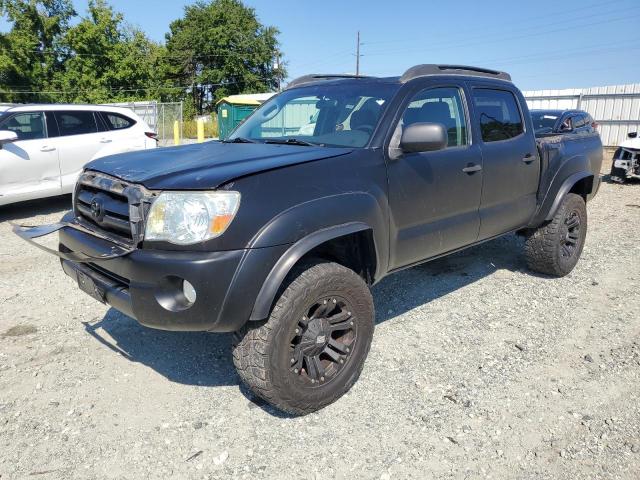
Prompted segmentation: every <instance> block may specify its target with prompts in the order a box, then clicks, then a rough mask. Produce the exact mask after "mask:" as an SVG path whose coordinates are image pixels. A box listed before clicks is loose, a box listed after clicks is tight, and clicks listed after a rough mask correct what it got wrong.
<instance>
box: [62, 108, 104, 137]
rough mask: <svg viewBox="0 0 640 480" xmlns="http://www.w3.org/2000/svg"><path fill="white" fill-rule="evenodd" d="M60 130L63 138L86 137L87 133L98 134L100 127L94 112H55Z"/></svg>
mask: <svg viewBox="0 0 640 480" xmlns="http://www.w3.org/2000/svg"><path fill="white" fill-rule="evenodd" d="M55 116H56V120H57V121H58V128H59V129H60V135H61V136H63V137H64V136H68V135H84V134H86V133H96V132H97V131H98V125H97V124H96V119H95V118H94V116H93V112H90V111H84V110H78V111H59V112H55Z"/></svg>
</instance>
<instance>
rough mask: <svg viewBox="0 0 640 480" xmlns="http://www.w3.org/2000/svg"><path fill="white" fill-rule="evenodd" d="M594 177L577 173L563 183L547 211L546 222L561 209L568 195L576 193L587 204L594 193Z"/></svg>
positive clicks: (587, 173) (589, 174)
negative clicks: (589, 196) (561, 204)
mask: <svg viewBox="0 0 640 480" xmlns="http://www.w3.org/2000/svg"><path fill="white" fill-rule="evenodd" d="M593 183H594V175H593V174H591V173H589V172H577V173H574V174H573V175H570V176H569V177H568V178H566V179H565V180H564V182H562V184H561V185H560V188H558V190H557V192H556V195H555V197H553V203H552V204H551V207H550V208H549V210H548V211H547V214H546V215H545V217H544V219H545V220H546V221H548V220H551V219H552V218H553V216H554V215H555V214H556V212H557V211H558V208H560V203H561V202H562V199H563V198H564V197H565V195H567V194H568V193H576V194H578V195H580V196H581V197H582V198H584V200H585V202H586V200H587V197H588V195H589V194H591V192H592V191H593Z"/></svg>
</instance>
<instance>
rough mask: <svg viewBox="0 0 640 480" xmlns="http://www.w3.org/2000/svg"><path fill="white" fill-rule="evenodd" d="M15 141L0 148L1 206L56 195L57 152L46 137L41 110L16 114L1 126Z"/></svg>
mask: <svg viewBox="0 0 640 480" xmlns="http://www.w3.org/2000/svg"><path fill="white" fill-rule="evenodd" d="M0 130H10V131H12V132H15V133H16V134H17V135H18V141H16V142H13V143H8V144H5V145H4V146H3V147H2V148H1V149H0V204H5V203H11V202H17V201H21V200H29V199H32V198H40V197H48V196H52V195H59V194H60V193H61V189H60V165H59V163H58V151H57V149H56V147H55V145H53V144H52V140H51V139H49V138H47V122H46V119H45V114H44V112H42V111H33V112H17V113H15V114H13V115H10V116H8V117H7V118H5V119H4V120H3V121H2V123H0Z"/></svg>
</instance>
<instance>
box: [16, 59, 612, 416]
mask: <svg viewBox="0 0 640 480" xmlns="http://www.w3.org/2000/svg"><path fill="white" fill-rule="evenodd" d="M601 163H602V145H601V142H600V138H599V136H598V134H597V133H595V132H588V133H584V134H581V135H571V136H567V135H565V136H551V137H546V138H544V139H538V140H536V138H535V136H534V129H533V125H532V120H531V117H530V115H529V111H528V109H527V104H526V103H525V100H524V98H523V96H522V94H521V93H520V91H519V90H518V89H517V88H516V87H515V86H514V85H513V84H512V83H511V80H510V77H509V75H507V74H506V73H503V72H497V71H492V70H487V69H482V68H474V67H463V66H447V65H418V66H415V67H413V68H411V69H409V70H408V71H406V72H405V73H404V74H403V75H402V76H400V77H392V78H370V77H362V76H358V77H353V76H343V75H309V76H305V77H302V78H300V79H297V80H295V81H293V82H291V84H289V86H288V88H287V89H286V90H285V91H284V92H282V93H280V94H278V95H276V96H274V97H273V98H271V99H270V100H269V101H267V102H265V103H264V104H263V105H262V106H261V107H260V108H258V109H257V110H256V111H255V112H254V113H253V114H252V115H251V116H250V117H249V118H247V119H246V121H245V122H244V123H242V124H241V125H240V126H238V127H237V128H236V130H235V131H234V132H232V133H231V135H230V136H229V137H228V138H226V139H224V140H223V141H221V142H210V143H204V144H199V145H190V146H183V147H176V148H164V149H158V150H153V151H144V152H134V153H128V154H123V155H117V156H112V157H107V158H103V159H100V160H97V161H94V162H92V163H90V164H89V165H87V167H86V169H85V171H84V172H83V173H82V175H81V176H80V178H79V180H78V183H77V186H76V188H75V193H74V197H73V211H72V212H69V214H67V215H66V216H65V217H64V218H63V219H62V221H61V222H60V223H58V224H54V225H48V226H40V227H30V228H29V227H19V226H16V227H15V229H14V230H15V232H16V233H17V234H18V235H20V236H22V237H23V238H25V239H26V240H28V241H30V242H33V243H35V242H34V239H35V238H37V237H41V236H43V235H47V234H50V233H52V232H59V249H58V250H57V251H53V250H49V251H50V252H51V253H54V254H55V255H57V256H58V257H60V259H61V262H62V268H63V269H64V271H65V272H66V273H67V274H68V275H69V276H70V277H71V278H73V279H74V281H75V282H77V284H78V286H79V288H81V289H82V290H84V291H85V292H87V293H88V294H89V295H91V296H93V297H94V298H96V299H97V300H99V301H101V302H105V303H107V304H109V305H111V306H113V307H114V308H116V309H118V310H120V311H122V312H124V313H126V314H127V315H129V316H131V317H133V318H135V319H137V320H138V321H139V322H140V323H141V324H143V325H146V326H149V327H153V328H161V329H167V330H192V331H194V330H200V331H215V332H236V334H235V341H234V346H233V361H234V363H235V365H236V367H237V370H238V373H239V375H240V377H241V378H242V380H243V381H244V382H246V384H247V385H248V386H249V387H250V388H251V389H252V390H253V391H254V392H255V393H256V394H257V395H259V396H261V397H263V398H264V399H266V400H267V401H268V402H270V403H272V404H273V405H275V406H276V407H278V408H280V409H282V410H284V411H286V412H290V413H293V414H305V413H308V412H312V411H314V410H317V409H319V408H322V407H323V406H325V405H327V404H329V403H331V402H333V401H335V400H336V399H337V398H339V397H340V396H341V395H343V394H344V393H345V392H346V391H347V390H348V389H349V388H350V387H351V386H352V385H353V384H354V382H355V381H356V379H357V378H358V376H359V374H360V371H361V370H362V367H363V365H364V362H365V358H366V356H367V353H368V351H369V347H370V345H371V340H372V337H373V330H374V323H375V317H374V309H373V301H372V298H371V293H370V291H369V288H368V287H369V286H370V285H372V284H374V283H376V282H379V281H380V280H381V279H382V278H384V277H385V276H387V275H389V274H392V273H393V272H396V271H398V270H401V269H403V268H408V267H411V266H413V265H417V264H419V263H422V262H426V261H429V260H431V259H434V258H438V257H441V256H443V255H448V254H450V253H452V252H456V251H458V250H461V249H463V248H466V247H469V246H471V245H477V244H478V243H480V242H484V241H487V240H491V239H493V238H496V237H498V236H500V235H505V234H508V233H517V234H519V235H523V236H524V237H526V242H525V255H526V258H527V262H528V265H529V267H530V268H531V269H532V270H535V271H537V272H541V273H543V274H548V275H552V276H563V275H566V274H568V273H569V272H570V271H571V270H572V269H573V268H574V266H575V265H576V262H577V261H578V258H579V257H580V253H581V252H582V248H583V246H584V243H585V237H586V234H587V210H586V202H587V201H588V200H589V199H591V198H592V197H593V196H594V195H595V194H596V192H597V190H598V187H599V185H600V177H599V172H600V166H601ZM36 245H38V244H37V243H36ZM38 246H40V245H38ZM40 247H41V248H44V247H42V246H40ZM434 281H437V280H434Z"/></svg>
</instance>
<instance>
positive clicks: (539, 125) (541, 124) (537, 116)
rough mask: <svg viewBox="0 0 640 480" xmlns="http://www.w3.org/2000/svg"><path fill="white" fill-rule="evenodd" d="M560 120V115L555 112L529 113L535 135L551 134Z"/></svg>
mask: <svg viewBox="0 0 640 480" xmlns="http://www.w3.org/2000/svg"><path fill="white" fill-rule="evenodd" d="M558 118H560V115H559V114H557V113H555V112H531V119H532V120H533V129H534V130H535V132H536V133H551V132H553V127H554V126H555V124H556V122H557V121H558Z"/></svg>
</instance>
